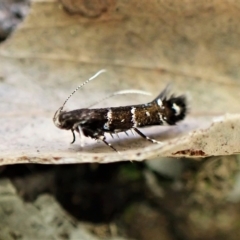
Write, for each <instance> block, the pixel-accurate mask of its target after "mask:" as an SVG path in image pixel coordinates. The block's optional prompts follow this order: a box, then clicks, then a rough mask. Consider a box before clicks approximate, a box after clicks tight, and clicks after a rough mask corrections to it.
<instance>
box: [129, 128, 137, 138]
mask: <svg viewBox="0 0 240 240" xmlns="http://www.w3.org/2000/svg"><path fill="white" fill-rule="evenodd" d="M130 130H131V132H132V135H133V136H136V134H135V132H134V131H133V130H132V128H131V129H130Z"/></svg>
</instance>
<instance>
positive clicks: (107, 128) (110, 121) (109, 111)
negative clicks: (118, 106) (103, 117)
mask: <svg viewBox="0 0 240 240" xmlns="http://www.w3.org/2000/svg"><path fill="white" fill-rule="evenodd" d="M111 123H112V109H111V108H109V109H108V112H107V122H106V123H105V124H104V125H103V128H104V129H106V130H109V129H110V125H111Z"/></svg>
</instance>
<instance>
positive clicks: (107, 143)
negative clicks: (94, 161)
mask: <svg viewBox="0 0 240 240" xmlns="http://www.w3.org/2000/svg"><path fill="white" fill-rule="evenodd" d="M97 139H99V140H101V141H102V142H104V143H105V144H106V145H107V146H109V147H110V148H111V149H113V150H114V151H115V152H117V153H118V154H120V152H119V151H118V150H117V149H116V148H115V147H113V146H112V144H111V143H109V142H107V141H106V138H105V137H104V136H99V137H98V138H97Z"/></svg>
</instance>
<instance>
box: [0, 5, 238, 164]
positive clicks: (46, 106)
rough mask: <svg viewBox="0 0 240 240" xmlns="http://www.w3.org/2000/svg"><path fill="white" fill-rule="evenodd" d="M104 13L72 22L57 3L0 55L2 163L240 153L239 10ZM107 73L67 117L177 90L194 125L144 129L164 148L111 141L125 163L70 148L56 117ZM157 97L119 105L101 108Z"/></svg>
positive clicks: (94, 148) (34, 11) (140, 8)
mask: <svg viewBox="0 0 240 240" xmlns="http://www.w3.org/2000/svg"><path fill="white" fill-rule="evenodd" d="M86 2H87V1H82V4H86ZM104 4H108V6H106V7H105V9H107V10H106V11H105V12H101V14H100V15H99V16H95V18H92V17H91V16H88V15H84V14H82V15H81V14H75V15H71V14H69V13H68V12H67V11H66V10H65V9H64V8H63V7H62V5H61V4H60V3H59V2H57V1H54V0H53V1H52V0H51V1H50V0H49V1H39V0H38V1H33V2H32V6H31V11H30V13H29V15H28V17H27V18H26V19H25V21H24V22H23V23H22V25H21V26H20V27H19V28H18V29H17V31H16V32H15V33H14V34H13V35H12V37H11V38H10V39H8V41H6V42H5V43H4V44H2V45H1V46H0V62H1V65H0V80H1V82H0V98H1V99H0V100H1V101H0V110H1V119H0V122H1V130H0V131H1V139H0V151H1V154H0V164H1V165H4V164H14V163H24V162H34V163H44V164H49V163H55V164H59V163H82V162H103V163H107V162H115V161H122V160H138V161H141V160H144V159H150V158H156V157H160V156H174V157H180V156H184V157H206V156H212V155H225V154H226V155H227V154H235V153H238V152H240V144H239V142H240V134H239V129H240V115H239V114H238V113H239V112H240V111H239V109H240V104H239V89H240V88H239V87H240V83H239V76H240V71H239V66H240V54H239V49H240V41H239V39H240V29H239V27H238V25H239V21H240V14H239V9H240V4H239V3H237V1H228V2H222V1H217V0H215V1H211V2H198V3H196V1H171V0H169V1H151V4H149V2H148V1H141V2H139V1H136V0H134V1H130V2H123V1H117V0H116V1H105V2H104ZM82 9H87V7H86V6H83V8H82ZM102 68H105V69H107V70H108V72H107V73H106V74H103V75H101V76H100V77H99V78H98V79H97V80H95V81H94V82H91V83H89V84H88V85H87V86H85V87H84V88H83V89H82V90H81V91H79V92H78V93H76V94H75V95H74V97H73V98H71V99H70V101H69V102H68V104H67V108H68V109H69V110H70V109H76V108H83V107H87V106H89V105H90V104H92V103H94V102H95V101H97V100H99V99H101V98H103V97H104V96H106V95H108V94H110V93H112V92H114V91H119V90H124V89H133V88H134V89H141V90H145V91H150V92H152V94H153V96H155V95H157V94H158V93H159V92H160V91H161V90H162V89H163V88H164V87H165V85H166V84H167V83H169V82H171V83H173V86H174V88H173V89H174V92H176V93H184V92H187V94H188V95H189V102H190V114H189V116H188V117H187V119H186V120H184V121H183V122H181V123H179V124H178V125H177V126H174V127H169V128H166V127H161V126H159V127H152V128H149V129H144V133H146V134H148V135H149V136H151V137H154V138H155V139H157V140H160V141H162V142H163V145H154V144H151V143H148V142H146V141H144V140H143V139H140V138H139V137H129V138H127V137H126V136H124V135H122V134H121V135H120V137H121V139H120V140H119V139H115V140H113V141H112V140H109V141H112V144H113V145H114V146H115V147H116V148H117V149H118V150H119V151H120V152H121V153H122V154H120V155H119V154H117V153H115V152H113V151H112V150H111V149H108V148H107V147H106V146H105V145H104V144H102V143H96V142H94V140H91V139H86V146H85V147H84V148H82V149H81V148H80V145H79V139H78V142H77V143H75V144H73V145H70V144H69V142H71V140H72V135H71V132H67V131H60V130H59V129H57V128H56V127H55V126H54V124H53V122H52V117H53V114H54V113H55V111H56V110H57V109H58V108H59V107H60V106H61V104H62V103H63V101H64V100H65V99H66V98H67V96H68V95H69V94H70V93H71V92H72V91H73V89H74V88H75V87H76V86H78V85H79V84H80V83H81V82H83V81H84V80H86V79H87V78H89V77H90V76H92V75H93V74H94V73H95V72H97V71H98V70H99V69H102ZM152 98H153V97H152ZM152 98H149V97H146V96H136V95H134V96H126V97H114V98H112V99H111V100H110V101H108V102H107V103H105V102H104V104H103V106H121V105H126V104H136V103H143V102H147V101H150V100H152ZM226 113H229V114H228V115H226ZM219 116H220V118H218V119H220V120H219V121H216V120H215V119H216V117H219Z"/></svg>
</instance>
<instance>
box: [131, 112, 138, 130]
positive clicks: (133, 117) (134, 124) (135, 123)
mask: <svg viewBox="0 0 240 240" xmlns="http://www.w3.org/2000/svg"><path fill="white" fill-rule="evenodd" d="M135 111H136V108H135V107H132V109H131V114H132V123H133V127H137V121H136V116H135Z"/></svg>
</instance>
